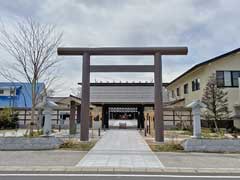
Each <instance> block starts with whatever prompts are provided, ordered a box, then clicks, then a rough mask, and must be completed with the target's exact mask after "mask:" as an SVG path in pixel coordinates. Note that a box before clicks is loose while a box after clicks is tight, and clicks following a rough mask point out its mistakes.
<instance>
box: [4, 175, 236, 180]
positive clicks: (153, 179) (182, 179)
mask: <svg viewBox="0 0 240 180" xmlns="http://www.w3.org/2000/svg"><path fill="white" fill-rule="evenodd" d="M66 179H68V180H119V179H120V180H187V179H189V180H214V179H216V180H230V179H240V176H229V177H226V176H217V177H216V176H215V177H214V176H199V177H197V176H181V175H180V176H178V175H109V174H108V175H89V174H88V175H81V174H78V175H76V174H62V175H61V174H59V175H56V174H49V175H46V174H45V175H43V174H42V175H40V174H33V175H31V174H27V175H26V174H25V175H24V174H14V175H10V174H8V175H2V174H1V175H0V180H66Z"/></svg>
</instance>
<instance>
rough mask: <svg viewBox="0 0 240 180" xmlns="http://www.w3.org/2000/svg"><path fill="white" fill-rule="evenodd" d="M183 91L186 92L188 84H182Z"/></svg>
mask: <svg viewBox="0 0 240 180" xmlns="http://www.w3.org/2000/svg"><path fill="white" fill-rule="evenodd" d="M183 91H184V94H188V84H184V86H183Z"/></svg>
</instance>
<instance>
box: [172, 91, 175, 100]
mask: <svg viewBox="0 0 240 180" xmlns="http://www.w3.org/2000/svg"><path fill="white" fill-rule="evenodd" d="M174 96H175V95H174V90H172V98H174Z"/></svg>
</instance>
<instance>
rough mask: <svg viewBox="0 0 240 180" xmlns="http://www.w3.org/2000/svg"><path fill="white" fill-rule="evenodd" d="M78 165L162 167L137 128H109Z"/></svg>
mask: <svg viewBox="0 0 240 180" xmlns="http://www.w3.org/2000/svg"><path fill="white" fill-rule="evenodd" d="M77 166H79V167H115V168H123V167H124V168H163V165H162V163H161V162H160V160H159V159H158V158H157V156H156V155H155V154H154V153H153V152H152V151H151V150H150V148H149V146H148V145H147V144H146V142H145V141H144V139H143V138H142V136H141V135H140V134H139V133H138V131H137V130H126V129H124V130H120V129H115V130H113V129H112V130H109V131H108V132H107V133H106V134H105V135H104V136H103V137H102V139H100V140H99V141H98V143H97V144H96V145H95V147H94V148H93V149H92V150H91V151H89V153H88V154H87V155H86V156H85V157H84V158H83V159H82V160H81V161H80V162H79V163H78V164H77Z"/></svg>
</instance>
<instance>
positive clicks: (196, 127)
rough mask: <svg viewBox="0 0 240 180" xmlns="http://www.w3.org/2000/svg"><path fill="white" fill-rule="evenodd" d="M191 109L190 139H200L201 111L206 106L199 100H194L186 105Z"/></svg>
mask: <svg viewBox="0 0 240 180" xmlns="http://www.w3.org/2000/svg"><path fill="white" fill-rule="evenodd" d="M187 107H190V108H192V115H193V136H192V138H201V109H202V108H206V105H205V104H204V103H202V102H201V101H200V100H195V101H193V102H191V103H190V104H188V105H187Z"/></svg>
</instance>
